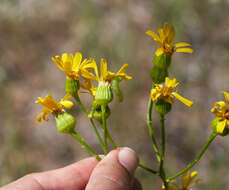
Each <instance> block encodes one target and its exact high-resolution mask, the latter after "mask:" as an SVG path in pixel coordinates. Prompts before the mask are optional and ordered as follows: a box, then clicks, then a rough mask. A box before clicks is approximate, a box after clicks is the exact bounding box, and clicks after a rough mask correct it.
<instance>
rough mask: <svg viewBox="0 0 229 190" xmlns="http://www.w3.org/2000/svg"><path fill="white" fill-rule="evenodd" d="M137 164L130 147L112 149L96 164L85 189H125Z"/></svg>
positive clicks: (136, 158)
mask: <svg viewBox="0 0 229 190" xmlns="http://www.w3.org/2000/svg"><path fill="white" fill-rule="evenodd" d="M137 165H138V157H137V155H136V153H135V152H134V151H133V150H131V149H130V148H121V149H116V150H113V151H111V152H110V153H109V154H108V155H107V156H106V157H105V158H104V159H103V160H102V161H100V163H98V164H97V166H96V167H95V169H94V170H93V172H92V174H91V177H90V179H89V182H88V184H87V186H86V190H107V189H109V190H127V189H129V188H130V187H131V184H132V183H131V182H132V179H133V176H134V172H135V169H136V168H137Z"/></svg>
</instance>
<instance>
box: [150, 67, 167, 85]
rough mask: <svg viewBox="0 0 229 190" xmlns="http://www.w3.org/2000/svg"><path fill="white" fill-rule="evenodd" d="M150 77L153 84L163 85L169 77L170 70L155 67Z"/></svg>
mask: <svg viewBox="0 0 229 190" xmlns="http://www.w3.org/2000/svg"><path fill="white" fill-rule="evenodd" d="M150 76H151V79H152V82H153V83H155V84H160V83H163V82H165V78H166V77H167V76H168V69H167V68H160V67H157V66H156V65H154V67H153V68H152V69H151V71H150Z"/></svg>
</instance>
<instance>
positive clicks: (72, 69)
mask: <svg viewBox="0 0 229 190" xmlns="http://www.w3.org/2000/svg"><path fill="white" fill-rule="evenodd" d="M52 60H53V61H54V63H55V64H56V65H57V66H58V68H59V69H60V70H62V71H64V72H65V73H66V75H67V76H68V77H69V78H71V79H74V80H79V79H80V76H82V77H84V78H88V79H90V78H91V77H93V75H92V74H91V73H90V72H88V70H89V69H94V66H95V64H94V61H93V59H89V60H88V59H84V60H83V61H82V54H81V53H79V52H76V54H75V56H73V55H72V54H71V53H70V54H67V53H64V54H62V57H60V56H58V55H57V56H55V57H53V58H52Z"/></svg>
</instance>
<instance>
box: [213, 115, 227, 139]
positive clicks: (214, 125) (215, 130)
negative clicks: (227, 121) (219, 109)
mask: <svg viewBox="0 0 229 190" xmlns="http://www.w3.org/2000/svg"><path fill="white" fill-rule="evenodd" d="M219 121H220V118H219V117H215V118H214V119H213V120H212V122H211V127H212V130H213V132H215V133H217V134H218V135H220V136H226V135H228V134H229V129H228V127H227V126H226V127H225V128H224V130H223V132H222V133H219V132H218V131H217V128H216V127H217V124H218V122H219Z"/></svg>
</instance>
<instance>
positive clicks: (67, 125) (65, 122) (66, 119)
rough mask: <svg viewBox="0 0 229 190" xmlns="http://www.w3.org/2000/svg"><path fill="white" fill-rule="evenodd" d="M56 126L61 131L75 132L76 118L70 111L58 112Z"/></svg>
mask: <svg viewBox="0 0 229 190" xmlns="http://www.w3.org/2000/svg"><path fill="white" fill-rule="evenodd" d="M55 118H56V127H57V130H58V132H60V133H71V132H74V128H75V124H76V119H75V118H74V117H73V116H72V115H71V114H69V113H67V112H63V113H60V114H58V115H57V116H56V117H55Z"/></svg>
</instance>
